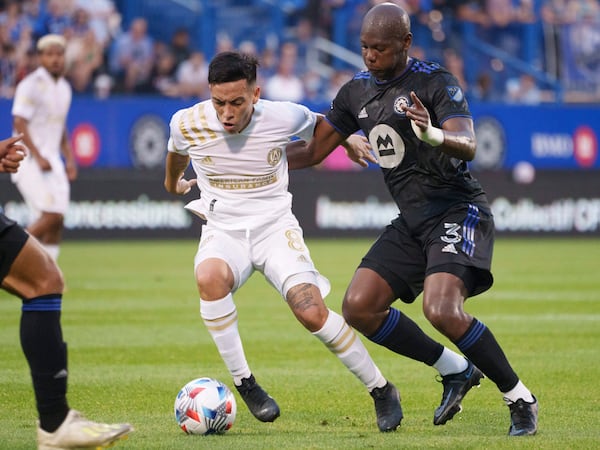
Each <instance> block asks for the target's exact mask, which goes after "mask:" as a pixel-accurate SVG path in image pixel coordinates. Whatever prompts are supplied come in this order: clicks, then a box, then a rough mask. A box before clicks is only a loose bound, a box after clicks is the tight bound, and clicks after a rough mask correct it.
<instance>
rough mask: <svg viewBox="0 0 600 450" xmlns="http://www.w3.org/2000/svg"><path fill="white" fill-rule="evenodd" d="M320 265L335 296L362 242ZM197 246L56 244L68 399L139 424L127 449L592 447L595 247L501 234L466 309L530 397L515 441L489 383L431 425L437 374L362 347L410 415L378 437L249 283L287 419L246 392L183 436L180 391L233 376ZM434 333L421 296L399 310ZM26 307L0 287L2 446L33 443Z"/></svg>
mask: <svg viewBox="0 0 600 450" xmlns="http://www.w3.org/2000/svg"><path fill="white" fill-rule="evenodd" d="M308 244H309V246H310V248H311V252H312V256H313V258H314V260H315V262H316V264H317V266H318V268H319V270H320V271H321V272H322V273H323V274H324V275H325V276H327V277H328V278H329V279H330V281H331V283H332V292H331V294H330V295H329V296H328V297H327V299H326V301H327V303H328V304H329V306H330V307H331V308H332V309H334V310H336V311H340V305H341V298H342V296H343V294H344V291H345V288H346V285H347V283H348V281H349V280H350V278H351V276H352V273H353V271H354V269H355V267H356V265H357V264H358V262H359V261H360V257H361V256H362V254H363V253H364V252H365V251H366V249H367V248H368V246H369V245H370V241H369V240H357V239H353V240H349V239H348V240H309V241H308ZM196 245H197V243H196V242H195V241H187V240H175V241H135V242H124V241H118V242H115V241H106V242H102V241H98V242H65V243H64V245H63V246H62V253H61V256H60V265H61V267H62V269H63V271H64V274H65V278H66V283H67V291H66V293H65V296H64V301H63V316H62V317H63V330H64V335H65V340H66V341H67V342H68V345H69V360H70V367H69V369H70V378H69V401H70V404H71V406H72V407H74V408H76V409H79V410H81V411H82V412H84V413H85V414H86V415H87V416H88V417H89V418H90V419H94V420H99V421H108V422H113V421H129V422H131V423H132V424H133V425H134V427H135V428H136V431H135V433H133V434H132V435H131V437H130V438H129V439H128V440H126V441H123V442H120V443H119V444H118V448H123V449H169V450H170V449H208V448H210V449H398V448H415V449H426V448H448V449H453V448H456V449H481V448H506V449H513V448H524V449H525V448H527V449H533V448H536V449H537V448H539V449H592V448H600V349H599V345H600V240H598V239H499V240H498V242H497V245H496V249H495V258H494V267H493V270H494V275H495V279H496V282H495V285H494V287H493V288H492V289H491V290H490V291H489V292H487V293H484V294H482V295H480V296H478V297H475V298H473V299H471V300H469V301H468V302H467V306H466V309H467V311H468V312H469V313H471V314H473V315H475V316H476V317H477V318H478V319H480V320H481V321H482V322H484V323H485V324H486V325H488V326H489V327H490V329H491V330H492V331H493V333H494V334H495V335H496V337H497V339H498V340H499V341H500V343H501V345H502V346H503V347H504V349H505V352H506V353H507V356H508V357H509V360H510V361H511V363H512V364H513V366H514V368H515V370H516V371H517V373H518V374H519V375H520V376H521V378H522V380H523V381H524V382H525V384H526V385H527V386H529V387H530V388H531V389H532V390H533V392H534V394H535V395H536V396H537V397H538V399H539V404H540V424H539V433H538V435H537V436H534V437H527V438H510V437H508V436H507V431H508V426H509V414H508V408H507V407H506V406H504V403H503V401H502V397H501V395H500V393H499V392H498V391H497V389H496V387H495V386H494V385H493V383H491V382H490V381H489V380H487V379H486V380H483V382H482V385H481V387H480V388H479V389H474V390H473V391H471V392H470V393H469V395H468V396H467V397H466V399H465V400H464V402H463V407H464V410H463V412H462V413H461V414H459V415H457V416H456V417H455V418H454V420H453V421H451V422H449V423H448V424H446V425H445V426H439V427H434V426H433V424H432V419H433V411H434V409H435V408H436V407H437V405H438V404H439V401H440V398H441V392H442V387H441V384H439V383H437V382H436V377H435V375H436V372H435V371H434V370H433V369H432V368H430V367H427V366H425V365H423V364H421V363H417V362H415V361H412V360H408V359H406V358H402V357H400V356H397V355H395V354H392V353H391V352H389V351H387V350H386V349H384V348H382V347H379V346H376V345H375V344H373V343H371V342H368V341H366V340H365V342H366V345H367V347H368V349H369V350H370V352H371V354H372V356H373V358H374V359H375V361H376V363H377V364H378V365H379V367H380V369H381V370H382V372H383V373H384V374H385V375H386V376H387V377H388V378H389V379H390V380H391V381H393V382H394V383H395V384H396V386H397V387H398V388H399V390H400V392H401V396H402V406H403V410H404V416H405V418H404V420H403V422H402V426H401V427H400V428H399V429H398V431H397V432H395V433H385V434H384V433H379V432H378V431H377V426H376V423H375V414H374V410H373V404H372V400H371V398H370V397H369V395H368V394H367V392H366V390H365V389H364V388H363V386H362V385H361V384H360V382H359V381H358V380H357V379H355V378H354V377H353V376H352V375H351V374H350V373H349V372H347V371H346V369H345V368H344V367H343V365H342V364H341V363H340V362H339V361H338V360H337V359H336V358H335V357H334V356H333V355H331V354H330V353H329V352H328V351H327V350H326V348H325V347H324V346H323V345H321V344H320V343H319V341H317V339H315V338H314V337H313V336H311V335H310V334H309V333H308V332H306V331H305V330H304V329H303V328H302V327H301V326H300V324H299V323H297V322H296V321H295V319H294V318H293V316H292V314H291V312H290V311H289V310H288V308H287V306H286V304H285V303H284V302H283V301H282V299H281V298H280V297H279V296H278V294H277V293H276V292H275V291H274V290H273V288H272V287H271V286H270V285H268V284H267V283H266V281H265V280H264V279H263V278H262V276H261V275H260V274H255V275H254V276H253V277H252V278H251V279H250V281H249V282H248V283H247V284H246V285H245V286H244V287H243V288H242V289H241V290H240V291H239V292H238V293H237V294H236V296H235V300H236V304H237V307H238V311H239V320H240V324H239V327H240V332H241V334H242V339H243V340H244V343H245V347H246V353H247V357H248V360H249V362H250V366H251V368H252V369H253V372H254V374H255V375H256V377H257V379H258V380H259V382H260V383H261V384H262V385H263V386H264V387H265V389H267V390H268V392H269V393H270V394H271V395H272V396H273V397H274V398H275V399H276V400H277V401H278V403H279V405H280V407H281V410H282V413H281V417H280V418H279V419H278V420H277V421H276V422H274V423H272V424H263V423H260V422H258V421H257V420H255V419H254V418H253V417H252V416H251V415H250V413H249V412H248V410H247V409H246V407H245V405H244V404H243V403H242V401H241V399H240V398H239V396H238V395H237V393H236V394H235V395H236V398H237V400H238V415H237V419H236V422H235V424H234V426H233V428H232V429H231V430H230V431H229V432H228V433H227V434H225V435H222V436H208V437H200V436H187V435H185V434H184V433H183V432H182V431H181V430H180V429H179V428H178V427H177V425H176V423H175V420H174V417H173V402H174V399H175V396H176V394H177V392H178V391H179V388H180V387H181V386H183V385H184V384H185V383H186V382H187V381H189V380H191V379H193V378H196V377H200V376H211V377H215V378H219V379H221V380H222V381H224V382H226V383H227V384H229V385H230V386H231V385H232V384H231V380H230V378H229V375H228V373H227V371H226V369H225V367H224V365H223V363H222V361H221V359H220V357H219V355H218V353H217V351H216V349H215V347H214V345H213V343H212V340H211V339H210V337H209V335H208V333H207V332H206V330H205V329H204V325H203V323H202V321H201V320H200V317H199V306H198V295H197V293H196V288H195V284H194V279H193V257H194V254H195V251H196ZM396 306H398V307H399V308H400V309H401V310H402V311H403V312H405V313H406V314H408V315H409V316H411V317H412V318H414V319H415V320H416V321H417V322H418V323H419V324H420V325H421V326H422V327H423V328H424V329H425V330H426V331H427V332H428V333H430V334H431V335H432V336H433V337H435V338H436V339H439V340H440V341H441V342H442V343H444V344H446V345H449V346H450V347H451V348H453V349H454V348H455V347H454V346H453V345H452V344H450V343H449V342H448V341H447V340H445V338H443V337H442V336H441V335H440V334H439V333H437V332H436V331H435V330H433V328H432V327H431V326H430V325H429V324H428V323H427V322H426V321H425V319H424V318H423V315H422V312H421V301H420V299H418V300H417V301H416V302H415V303H414V304H412V305H404V304H400V303H398V304H397V305H396ZM19 316H20V302H19V300H18V299H16V298H14V297H11V296H9V295H8V294H6V293H4V292H2V293H0V324H1V325H0V364H1V367H0V449H10V450H16V449H33V448H35V419H36V415H35V409H34V401H33V395H32V390H31V381H30V378H29V374H28V369H27V366H26V363H25V359H24V357H23V355H22V353H21V349H20V345H19V341H18V323H19Z"/></svg>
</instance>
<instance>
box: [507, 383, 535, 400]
mask: <svg viewBox="0 0 600 450" xmlns="http://www.w3.org/2000/svg"><path fill="white" fill-rule="evenodd" d="M502 395H503V396H504V401H505V402H506V404H507V405H510V404H511V403H514V402H516V401H517V400H519V399H520V398H522V399H523V400H525V401H526V402H527V403H533V402H534V401H535V400H534V398H533V395H531V392H530V391H529V389H527V387H525V385H524V384H523V382H522V381H521V380H519V382H518V383H517V385H516V386H515V387H514V388H512V389H511V390H510V391H508V392H503V393H502Z"/></svg>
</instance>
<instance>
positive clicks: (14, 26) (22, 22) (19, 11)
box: [0, 0, 33, 44]
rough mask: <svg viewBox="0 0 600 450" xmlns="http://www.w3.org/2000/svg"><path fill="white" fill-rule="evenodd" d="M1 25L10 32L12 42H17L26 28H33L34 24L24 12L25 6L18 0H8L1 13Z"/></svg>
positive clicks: (6, 31) (5, 30)
mask: <svg viewBox="0 0 600 450" xmlns="http://www.w3.org/2000/svg"><path fill="white" fill-rule="evenodd" d="M0 26H1V27H2V28H3V29H4V30H3V31H4V33H7V34H8V38H9V39H10V42H12V43H13V44H16V43H17V42H18V41H19V38H20V37H21V34H22V32H23V30H24V29H25V28H32V26H33V24H32V23H31V22H30V21H29V19H28V18H27V16H26V15H25V14H24V13H23V6H22V5H21V2H20V1H18V0H9V1H8V2H6V5H5V7H4V11H3V12H2V13H0Z"/></svg>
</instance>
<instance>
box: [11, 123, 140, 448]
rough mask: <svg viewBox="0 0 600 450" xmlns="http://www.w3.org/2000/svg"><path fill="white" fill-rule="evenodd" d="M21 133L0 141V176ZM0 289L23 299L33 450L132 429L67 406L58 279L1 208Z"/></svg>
mask: <svg viewBox="0 0 600 450" xmlns="http://www.w3.org/2000/svg"><path fill="white" fill-rule="evenodd" d="M22 138H23V135H22V134H19V135H16V136H14V137H12V138H9V139H4V140H2V141H0V173H16V172H17V171H18V170H19V167H20V165H21V162H22V161H23V159H24V157H25V147H24V146H23V145H20V144H17V142H18V141H19V140H21V139H22ZM0 288H2V289H3V290H5V291H6V292H9V293H11V294H14V295H16V296H18V297H20V298H21V300H22V307H21V310H22V313H21V322H20V324H19V336H20V339H21V348H22V349H23V353H24V355H25V358H26V359H27V363H28V364H29V368H30V373H31V379H32V382H33V391H34V393H35V400H36V408H37V412H38V416H39V420H38V426H37V444H38V446H37V448H38V450H50V449H55V450H56V449H74V448H105V447H106V446H110V445H112V444H113V443H114V442H115V441H117V440H119V439H121V438H124V437H125V436H127V434H129V433H130V432H131V431H133V428H132V427H131V425H129V424H126V423H123V424H105V423H97V422H92V421H90V420H88V419H86V418H85V417H84V416H83V415H82V414H81V413H79V412H78V411H76V410H74V409H71V408H70V407H69V405H68V402H67V378H68V372H67V345H66V343H64V342H63V335H62V326H61V322H60V316H61V310H62V294H63V289H64V282H63V276H62V273H61V271H60V269H59V268H58V265H57V264H56V262H55V261H54V259H52V257H51V256H50V254H49V253H48V252H46V251H45V250H44V248H43V246H42V245H41V244H40V242H39V241H38V240H37V239H36V238H35V237H33V236H31V235H30V234H29V233H27V232H26V231H25V230H24V229H23V227H21V226H20V225H19V224H17V223H16V222H15V221H14V220H11V219H9V218H8V217H6V216H5V215H4V213H3V212H2V208H0Z"/></svg>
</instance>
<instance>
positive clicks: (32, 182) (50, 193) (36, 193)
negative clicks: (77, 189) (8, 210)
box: [12, 155, 71, 220]
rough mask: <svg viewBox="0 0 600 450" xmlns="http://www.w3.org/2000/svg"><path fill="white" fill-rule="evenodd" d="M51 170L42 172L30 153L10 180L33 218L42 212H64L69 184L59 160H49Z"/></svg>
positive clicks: (69, 189) (69, 193)
mask: <svg viewBox="0 0 600 450" xmlns="http://www.w3.org/2000/svg"><path fill="white" fill-rule="evenodd" d="M51 164H52V170H50V171H48V172H43V171H42V170H41V169H40V166H39V165H38V163H37V162H36V161H35V160H34V159H33V157H32V156H31V155H28V156H27V157H26V158H25V159H24V160H23V162H22V163H21V166H20V167H19V171H18V172H17V173H15V174H13V175H12V180H13V182H14V183H15V185H16V186H17V189H19V192H20V193H21V195H22V196H23V200H25V203H27V206H28V207H29V209H30V211H31V213H32V218H31V219H32V220H35V219H36V218H37V217H39V215H40V214H41V213H42V212H48V213H58V214H63V215H64V214H66V212H67V209H68V207H69V199H70V195H71V186H70V184H69V179H68V178H67V174H66V172H65V168H64V165H63V164H62V163H60V162H51Z"/></svg>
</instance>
